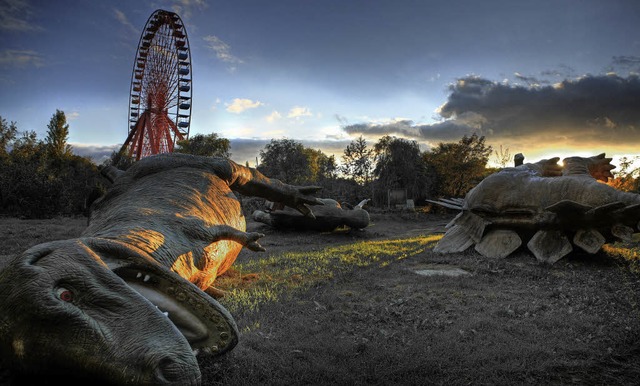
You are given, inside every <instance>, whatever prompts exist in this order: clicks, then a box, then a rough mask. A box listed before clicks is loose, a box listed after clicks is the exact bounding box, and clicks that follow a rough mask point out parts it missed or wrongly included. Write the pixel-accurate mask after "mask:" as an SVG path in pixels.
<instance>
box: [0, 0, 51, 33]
mask: <svg viewBox="0 0 640 386" xmlns="http://www.w3.org/2000/svg"><path fill="white" fill-rule="evenodd" d="M32 15H33V9H32V7H31V5H29V3H28V2H27V1H26V0H0V30H3V31H14V32H29V31H41V30H43V28H42V27H40V26H38V25H36V24H33V23H31V22H30V19H31V17H32Z"/></svg>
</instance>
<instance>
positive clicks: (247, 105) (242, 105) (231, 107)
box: [226, 98, 264, 114]
mask: <svg viewBox="0 0 640 386" xmlns="http://www.w3.org/2000/svg"><path fill="white" fill-rule="evenodd" d="M262 105H264V103H262V102H259V101H252V100H251V99H241V98H235V99H234V100H233V102H231V103H230V104H226V106H227V111H228V112H230V113H234V114H240V113H241V112H243V111H245V110H248V109H255V108H256V107H260V106H262Z"/></svg>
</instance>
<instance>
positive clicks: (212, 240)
mask: <svg viewBox="0 0 640 386" xmlns="http://www.w3.org/2000/svg"><path fill="white" fill-rule="evenodd" d="M107 171H108V173H107V176H108V177H109V178H110V179H112V180H113V181H114V183H113V185H112V187H111V188H110V189H109V191H108V192H107V193H106V195H105V196H103V197H102V198H101V199H99V200H98V201H96V202H95V203H94V205H93V207H92V213H91V217H90V221H89V224H88V226H87V228H86V229H85V230H84V232H83V233H82V235H81V236H80V237H79V238H77V239H70V240H61V241H54V242H48V243H44V244H40V245H36V246H34V247H32V248H30V249H28V250H27V251H25V252H24V253H22V254H21V255H18V256H16V257H15V258H14V259H13V260H11V261H8V262H3V261H0V263H3V264H4V267H0V309H1V310H2V311H1V312H0V355H2V357H1V358H2V361H3V362H5V363H9V364H10V365H11V366H12V367H13V368H15V369H18V370H19V371H22V372H29V373H43V374H50V373H62V374H66V373H73V374H76V375H86V376H87V377H96V378H99V379H105V380H108V381H109V382H110V383H112V384H127V385H199V384H200V383H201V374H200V371H199V367H198V362H197V360H196V357H195V355H196V352H197V351H200V352H206V353H211V354H222V353H224V352H226V351H228V350H230V349H232V348H233V347H234V346H235V345H236V343H237V342H238V329H237V327H236V324H235V322H234V320H233V317H232V316H231V315H230V314H229V312H227V310H226V309H225V308H224V307H223V306H222V305H221V304H220V303H219V302H218V301H216V300H215V299H214V298H213V297H212V296H209V295H208V294H207V293H208V292H210V288H211V287H212V284H213V283H214V281H215V278H216V277H217V276H218V275H220V274H222V273H224V272H225V271H226V270H227V269H229V267H230V266H231V265H232V264H233V262H234V260H235V259H236V257H237V255H238V253H239V251H240V250H241V249H242V247H247V248H249V249H251V250H254V251H261V250H264V249H263V248H262V247H261V246H260V244H259V243H258V239H259V238H260V237H262V236H263V235H262V234H259V233H247V232H245V230H246V225H245V219H244V216H243V215H242V210H241V206H240V202H239V200H238V199H237V197H236V196H235V194H234V193H233V190H235V191H238V192H239V193H241V194H243V195H246V196H258V197H263V198H266V199H268V200H271V201H274V202H281V203H283V204H284V205H287V206H289V207H292V208H295V209H296V210H298V211H300V212H301V213H303V214H304V215H306V216H308V217H311V218H313V213H312V211H311V209H310V208H309V206H308V205H322V204H323V202H322V201H320V200H318V199H317V198H315V197H313V195H312V194H313V193H315V192H316V191H318V190H319V189H320V188H318V187H313V186H311V187H300V186H293V185H287V184H284V183H282V182H280V181H278V180H275V179H269V178H267V177H266V176H264V175H262V174H261V173H259V172H258V171H257V170H255V169H252V168H247V167H244V166H241V165H238V164H236V163H234V162H232V161H230V160H228V159H224V158H210V157H195V156H190V155H185V154H164V155H157V156H151V157H148V158H144V159H142V160H140V161H138V162H136V163H135V164H134V165H133V166H132V167H131V168H129V169H128V170H127V171H126V172H122V171H119V170H116V169H108V170H107Z"/></svg>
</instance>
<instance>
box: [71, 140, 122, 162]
mask: <svg viewBox="0 0 640 386" xmlns="http://www.w3.org/2000/svg"><path fill="white" fill-rule="evenodd" d="M70 145H71V149H72V151H73V153H74V154H76V155H79V156H81V157H87V158H90V159H91V160H92V161H93V162H94V163H95V164H97V165H100V164H102V163H103V162H104V161H106V160H107V159H109V157H111V154H112V153H113V152H114V151H118V150H120V148H121V147H122V144H117V145H87V144H82V143H70Z"/></svg>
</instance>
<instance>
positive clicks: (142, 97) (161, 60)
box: [122, 9, 192, 160]
mask: <svg viewBox="0 0 640 386" xmlns="http://www.w3.org/2000/svg"><path fill="white" fill-rule="evenodd" d="M191 76H192V72H191V51H190V49H189V40H188V38H187V31H186V29H185V27H184V23H183V22H182V20H181V19H180V16H178V15H177V14H176V13H173V12H169V11H165V10H161V9H160V10H157V11H155V12H154V13H153V14H151V16H150V17H149V19H148V20H147V23H146V25H145V27H144V30H143V31H142V34H141V36H140V42H139V43H138V49H137V51H136V57H135V60H134V63H133V71H132V74H131V88H130V93H129V95H130V96H129V118H128V119H129V129H128V135H127V139H126V140H125V142H124V144H123V146H122V150H123V151H124V153H125V154H126V155H127V156H129V157H130V158H132V159H135V160H139V159H140V158H143V157H146V156H149V155H152V154H159V153H171V152H173V150H174V146H175V144H176V142H177V141H180V140H184V139H188V137H189V126H190V123H191V108H192V105H191V95H192V79H191Z"/></svg>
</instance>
